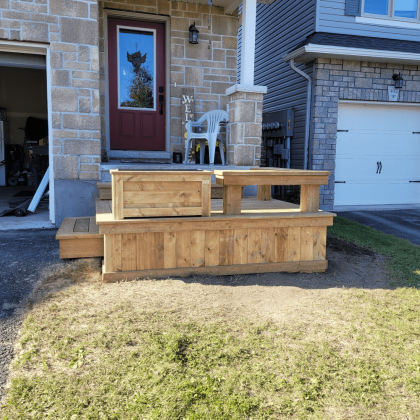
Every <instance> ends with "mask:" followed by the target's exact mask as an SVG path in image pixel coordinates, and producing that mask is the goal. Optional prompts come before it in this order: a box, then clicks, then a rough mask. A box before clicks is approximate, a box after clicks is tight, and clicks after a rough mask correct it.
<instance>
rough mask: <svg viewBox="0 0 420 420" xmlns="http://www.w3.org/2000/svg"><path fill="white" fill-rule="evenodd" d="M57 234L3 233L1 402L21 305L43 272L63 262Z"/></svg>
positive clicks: (0, 243) (0, 270) (0, 266)
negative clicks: (56, 237)
mask: <svg viewBox="0 0 420 420" xmlns="http://www.w3.org/2000/svg"><path fill="white" fill-rule="evenodd" d="M56 233H57V230H56V229H48V230H14V231H5V232H1V233H0V401H1V399H2V397H3V395H4V385H5V383H6V381H7V376H8V370H9V364H10V361H11V360H12V358H13V343H14V341H15V339H16V336H17V333H18V332H19V329H20V325H21V322H22V312H23V308H22V305H21V304H22V302H23V301H24V299H25V298H27V297H28V296H29V295H30V293H31V292H32V289H33V287H34V285H35V284H36V281H37V280H38V278H39V273H40V271H41V270H42V269H44V268H45V267H47V266H49V265H51V264H55V263H58V262H59V261H60V259H59V253H58V243H57V241H56V240H55V235H56Z"/></svg>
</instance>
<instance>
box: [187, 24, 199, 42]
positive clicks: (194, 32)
mask: <svg viewBox="0 0 420 420" xmlns="http://www.w3.org/2000/svg"><path fill="white" fill-rule="evenodd" d="M189 31H190V44H198V34H199V33H200V32H199V30H198V29H197V28H196V27H195V22H194V23H193V24H192V25H191V26H190V29H189Z"/></svg>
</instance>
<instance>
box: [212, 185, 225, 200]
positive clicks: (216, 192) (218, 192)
mask: <svg viewBox="0 0 420 420" xmlns="http://www.w3.org/2000/svg"><path fill="white" fill-rule="evenodd" d="M211 198H212V200H213V199H219V198H220V199H223V186H222V185H218V184H213V183H212V184H211Z"/></svg>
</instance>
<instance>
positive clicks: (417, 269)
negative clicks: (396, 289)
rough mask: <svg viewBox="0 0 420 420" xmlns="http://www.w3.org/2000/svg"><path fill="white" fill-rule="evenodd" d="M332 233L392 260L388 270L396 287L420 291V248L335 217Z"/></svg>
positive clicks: (330, 232)
mask: <svg viewBox="0 0 420 420" xmlns="http://www.w3.org/2000/svg"><path fill="white" fill-rule="evenodd" d="M328 233H329V234H331V235H334V236H335V237H337V238H341V239H345V240H346V241H348V242H353V243H355V244H356V245H359V246H362V247H365V248H369V249H371V250H373V251H375V252H379V253H381V254H382V255H384V256H385V257H388V261H387V263H386V267H387V269H388V271H389V272H390V274H391V276H392V277H393V278H394V279H395V280H394V281H393V283H394V285H396V286H406V287H416V288H420V247H419V246H417V245H413V244H411V243H410V242H409V241H407V240H405V239H400V238H397V237H396V236H394V235H387V234H386V233H383V232H380V231H379V230H376V229H373V228H371V227H369V226H363V225H361V224H360V223H357V222H354V221H352V220H349V219H346V218H344V217H339V216H337V217H335V218H334V225H333V226H329V227H328Z"/></svg>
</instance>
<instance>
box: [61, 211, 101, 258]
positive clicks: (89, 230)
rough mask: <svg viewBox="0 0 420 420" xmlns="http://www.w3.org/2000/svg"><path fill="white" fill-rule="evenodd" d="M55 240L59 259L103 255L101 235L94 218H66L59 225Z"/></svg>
mask: <svg viewBox="0 0 420 420" xmlns="http://www.w3.org/2000/svg"><path fill="white" fill-rule="evenodd" d="M56 239H57V240H58V241H59V245H60V258H88V257H102V256H103V255H104V242H103V234H100V233H99V226H98V225H97V224H96V222H95V217H94V216H92V217H82V218H80V217H68V218H66V219H64V220H63V222H62V223H61V226H60V229H59V230H58V232H57V235H56Z"/></svg>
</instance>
